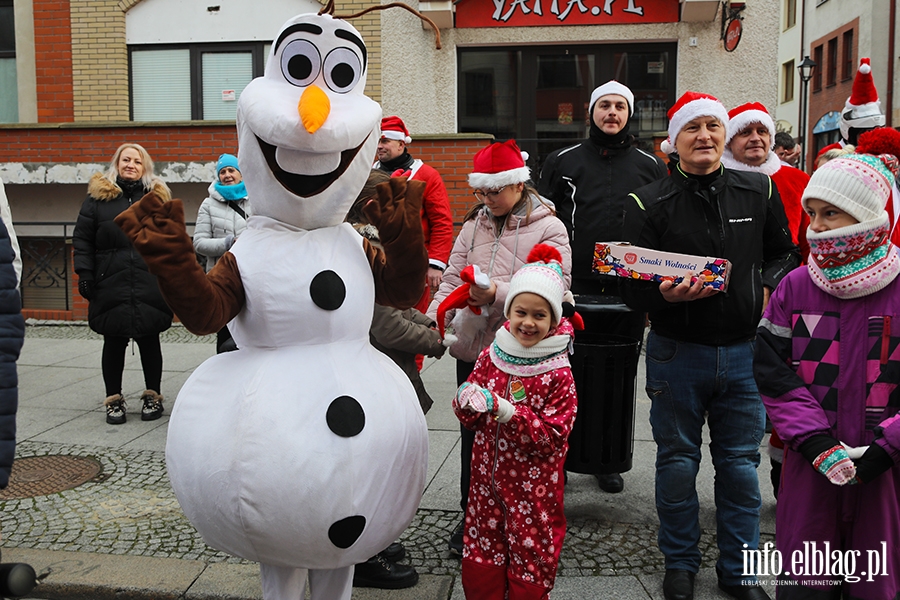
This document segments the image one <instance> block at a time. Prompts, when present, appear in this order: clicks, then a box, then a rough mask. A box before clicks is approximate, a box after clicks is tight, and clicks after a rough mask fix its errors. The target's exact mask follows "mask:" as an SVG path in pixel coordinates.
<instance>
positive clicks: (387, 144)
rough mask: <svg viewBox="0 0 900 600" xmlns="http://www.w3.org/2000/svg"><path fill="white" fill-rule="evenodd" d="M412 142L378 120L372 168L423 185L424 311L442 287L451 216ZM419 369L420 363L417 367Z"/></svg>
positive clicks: (437, 180) (389, 122)
mask: <svg viewBox="0 0 900 600" xmlns="http://www.w3.org/2000/svg"><path fill="white" fill-rule="evenodd" d="M411 141H412V138H411V137H410V136H409V131H408V130H407V129H406V125H405V124H404V123H403V121H402V120H401V119H400V117H396V116H391V117H384V118H383V119H381V137H380V138H379V140H378V151H377V156H378V160H377V161H376V162H375V164H374V165H373V166H372V168H373V169H380V170H382V171H385V172H386V173H388V174H389V175H390V174H393V173H394V172H396V171H398V170H399V171H409V175H407V177H409V178H410V179H415V180H417V181H424V182H425V195H424V196H423V198H422V230H423V231H424V232H425V249H426V250H427V251H428V275H427V276H426V281H425V282H424V285H425V289H424V293H423V294H422V299H421V300H420V301H419V303H418V304H417V305H416V306H415V308H417V309H418V310H419V311H421V312H425V311H426V310H427V309H428V303H429V302H430V301H431V293H432V292H434V291H435V290H437V288H438V286H439V285H440V284H441V278H442V276H443V273H444V269H445V268H447V261H448V260H450V250H451V248H453V215H452V214H451V212H450V197H449V196H448V195H447V188H445V187H444V180H443V179H441V175H440V173H438V172H437V170H435V169H434V167H431V166H429V165H426V164H425V163H424V162H422V161H421V160H420V159H418V158H413V157H412V155H410V153H409V151H408V150H407V149H406V145H407V144H409V143H410V142H411ZM420 367H421V364H420Z"/></svg>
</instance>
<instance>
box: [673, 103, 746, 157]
mask: <svg viewBox="0 0 900 600" xmlns="http://www.w3.org/2000/svg"><path fill="white" fill-rule="evenodd" d="M668 117H669V137H668V138H667V139H665V140H663V141H662V143H661V144H660V145H659V149H660V150H662V151H663V152H665V153H666V154H672V153H673V152H675V141H676V140H677V139H678V134H679V133H681V130H682V129H684V126H685V125H687V124H688V123H689V122H691V121H693V120H694V119H696V118H698V117H715V118H716V119H718V120H719V122H720V123H722V126H723V127H724V128H725V135H726V137H727V136H728V131H729V125H728V111H727V110H725V107H724V106H723V105H722V103H721V102H719V100H718V99H716V98H715V97H713V96H710V95H708V94H699V93H697V92H685V93H684V94H682V96H681V98H679V99H678V101H677V102H676V103H675V105H674V106H673V107H672V108H670V109H669V113H668Z"/></svg>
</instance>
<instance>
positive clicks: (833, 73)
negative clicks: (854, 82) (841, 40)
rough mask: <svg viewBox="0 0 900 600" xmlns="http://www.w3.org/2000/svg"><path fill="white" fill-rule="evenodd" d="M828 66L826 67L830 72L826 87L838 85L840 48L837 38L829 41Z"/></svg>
mask: <svg viewBox="0 0 900 600" xmlns="http://www.w3.org/2000/svg"><path fill="white" fill-rule="evenodd" d="M827 62H828V64H827V65H826V66H825V68H826V69H827V72H828V79H827V80H826V82H825V85H834V84H835V83H837V68H838V47H837V38H831V39H830V40H828V61H827Z"/></svg>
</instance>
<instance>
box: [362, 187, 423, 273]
mask: <svg viewBox="0 0 900 600" xmlns="http://www.w3.org/2000/svg"><path fill="white" fill-rule="evenodd" d="M375 193H376V194H377V196H376V198H375V199H374V200H370V201H369V202H367V203H366V204H365V205H364V206H363V213H365V215H366V218H367V219H368V220H369V223H371V224H372V225H374V226H375V227H377V228H378V237H379V238H380V239H381V244H382V245H383V246H387V245H388V244H391V243H393V242H394V241H396V240H397V239H398V238H401V237H402V236H403V234H404V232H409V231H412V232H415V233H413V234H412V237H410V238H409V240H408V243H409V244H410V245H414V244H421V246H422V253H423V255H424V253H425V244H424V234H423V233H422V196H423V195H424V194H425V182H424V181H407V180H406V179H403V178H400V177H395V178H393V179H391V180H390V181H386V182H384V183H379V184H378V185H377V186H376V187H375ZM426 267H427V257H426ZM422 281H425V274H424V273H423V274H422Z"/></svg>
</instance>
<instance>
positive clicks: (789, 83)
mask: <svg viewBox="0 0 900 600" xmlns="http://www.w3.org/2000/svg"><path fill="white" fill-rule="evenodd" d="M795 71H796V69H795V68H794V61H793V60H789V61H787V62H786V63H784V64H783V65H781V102H782V104H783V103H785V102H791V101H792V100H793V99H794V72H795Z"/></svg>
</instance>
